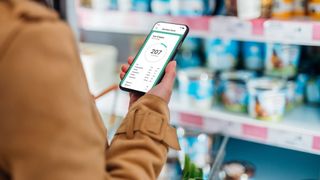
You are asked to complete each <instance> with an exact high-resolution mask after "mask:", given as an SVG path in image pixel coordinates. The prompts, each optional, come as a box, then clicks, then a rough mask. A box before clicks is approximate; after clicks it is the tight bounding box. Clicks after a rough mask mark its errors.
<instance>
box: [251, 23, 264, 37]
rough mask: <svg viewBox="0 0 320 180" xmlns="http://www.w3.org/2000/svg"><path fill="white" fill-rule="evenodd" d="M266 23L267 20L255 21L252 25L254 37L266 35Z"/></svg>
mask: <svg viewBox="0 0 320 180" xmlns="http://www.w3.org/2000/svg"><path fill="white" fill-rule="evenodd" d="M264 22H265V19H253V20H251V23H252V35H258V36H262V35H263V34H264Z"/></svg>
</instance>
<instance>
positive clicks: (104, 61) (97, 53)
mask: <svg viewBox="0 0 320 180" xmlns="http://www.w3.org/2000/svg"><path fill="white" fill-rule="evenodd" d="M80 54H81V62H82V65H83V68H84V72H85V74H86V77H87V81H88V85H89V89H90V91H91V93H92V94H93V95H97V94H99V93H101V91H102V90H104V89H105V88H107V87H108V86H110V85H111V84H113V83H114V74H115V73H116V72H115V69H116V62H117V56H118V51H117V49H116V48H115V47H113V46H108V45H100V44H89V43H81V44H80Z"/></svg>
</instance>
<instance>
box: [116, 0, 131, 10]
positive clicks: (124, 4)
mask: <svg viewBox="0 0 320 180" xmlns="http://www.w3.org/2000/svg"><path fill="white" fill-rule="evenodd" d="M117 5H118V10H119V11H124V12H128V11H131V10H132V0H118V2H117Z"/></svg>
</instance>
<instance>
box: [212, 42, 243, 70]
mask: <svg viewBox="0 0 320 180" xmlns="http://www.w3.org/2000/svg"><path fill="white" fill-rule="evenodd" d="M238 54H239V43H238V42H237V41H234V40H229V39H211V40H207V41H206V55H207V66H208V68H210V69H212V70H231V69H233V68H234V67H235V66H236V64H237V59H238Z"/></svg>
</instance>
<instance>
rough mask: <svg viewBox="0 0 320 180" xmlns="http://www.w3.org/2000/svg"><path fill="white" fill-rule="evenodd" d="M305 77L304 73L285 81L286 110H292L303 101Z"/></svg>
mask: <svg viewBox="0 0 320 180" xmlns="http://www.w3.org/2000/svg"><path fill="white" fill-rule="evenodd" d="M307 78H308V77H307V76H306V75H305V74H299V75H298V76H297V77H296V78H295V79H292V80H289V81H288V82H287V83H286V88H285V94H286V110H292V109H293V108H295V107H296V106H298V105H301V104H302V103H303V102H304V95H305V91H306V85H307Z"/></svg>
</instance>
